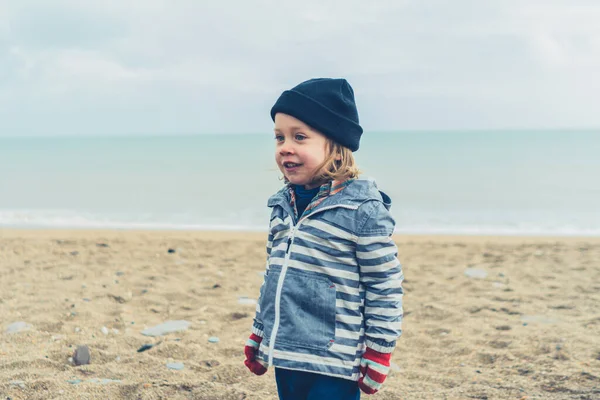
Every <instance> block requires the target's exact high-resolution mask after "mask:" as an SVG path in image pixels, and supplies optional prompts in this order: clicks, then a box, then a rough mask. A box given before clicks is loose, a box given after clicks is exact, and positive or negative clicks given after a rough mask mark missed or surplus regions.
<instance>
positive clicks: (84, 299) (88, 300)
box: [83, 297, 92, 302]
mask: <svg viewBox="0 0 600 400" xmlns="http://www.w3.org/2000/svg"><path fill="white" fill-rule="evenodd" d="M83 301H87V302H90V301H92V300H90V299H88V298H87V297H84V298H83Z"/></svg>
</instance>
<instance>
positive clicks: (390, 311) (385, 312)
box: [365, 304, 402, 317]
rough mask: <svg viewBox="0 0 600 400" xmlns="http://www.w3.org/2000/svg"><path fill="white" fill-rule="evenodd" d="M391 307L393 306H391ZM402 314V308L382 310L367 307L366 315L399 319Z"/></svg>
mask: <svg viewBox="0 0 600 400" xmlns="http://www.w3.org/2000/svg"><path fill="white" fill-rule="evenodd" d="M390 306H392V305H391V304H390ZM401 313H402V308H400V309H398V308H380V307H366V308H365V314H368V315H377V316H382V317H397V316H398V315H400V314H401Z"/></svg>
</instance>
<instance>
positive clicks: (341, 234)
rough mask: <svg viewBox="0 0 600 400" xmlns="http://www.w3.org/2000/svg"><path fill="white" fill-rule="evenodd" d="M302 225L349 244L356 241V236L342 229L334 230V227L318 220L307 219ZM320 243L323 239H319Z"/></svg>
mask: <svg viewBox="0 0 600 400" xmlns="http://www.w3.org/2000/svg"><path fill="white" fill-rule="evenodd" d="M304 225H306V226H310V227H313V228H316V229H319V230H321V231H323V232H327V233H329V234H330V235H332V236H334V237H336V238H339V239H345V240H348V241H351V242H355V241H356V235H353V234H352V233H351V232H346V231H344V230H342V229H339V228H336V227H335V226H332V225H329V224H328V223H326V222H324V221H320V220H318V219H310V218H309V219H307V220H305V222H304ZM321 241H323V239H321Z"/></svg>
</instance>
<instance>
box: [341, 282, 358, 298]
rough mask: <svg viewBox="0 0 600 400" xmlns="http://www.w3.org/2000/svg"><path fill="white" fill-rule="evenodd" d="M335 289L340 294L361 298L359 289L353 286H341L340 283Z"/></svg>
mask: <svg viewBox="0 0 600 400" xmlns="http://www.w3.org/2000/svg"><path fill="white" fill-rule="evenodd" d="M335 289H336V290H337V291H338V292H341V293H345V294H348V295H351V296H360V292H359V290H358V288H355V287H352V286H346V285H341V284H339V283H336V284H335Z"/></svg>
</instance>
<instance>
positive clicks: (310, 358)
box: [261, 343, 355, 369]
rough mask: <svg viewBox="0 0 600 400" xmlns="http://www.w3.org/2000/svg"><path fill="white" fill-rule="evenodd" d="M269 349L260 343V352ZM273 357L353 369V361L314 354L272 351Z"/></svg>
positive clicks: (266, 351) (265, 351)
mask: <svg viewBox="0 0 600 400" xmlns="http://www.w3.org/2000/svg"><path fill="white" fill-rule="evenodd" d="M270 350H271V349H270V348H269V346H265V345H263V344H262V343H261V351H262V352H263V353H265V354H267V353H268V352H269V351H270ZM273 356H274V357H277V358H281V359H283V360H288V361H297V362H306V363H311V364H319V365H327V366H331V367H340V368H350V369H351V368H353V367H354V365H355V362H354V360H348V361H347V360H340V359H339V358H333V357H321V356H317V355H314V354H303V353H295V352H291V351H282V350H277V349H275V350H273Z"/></svg>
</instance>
